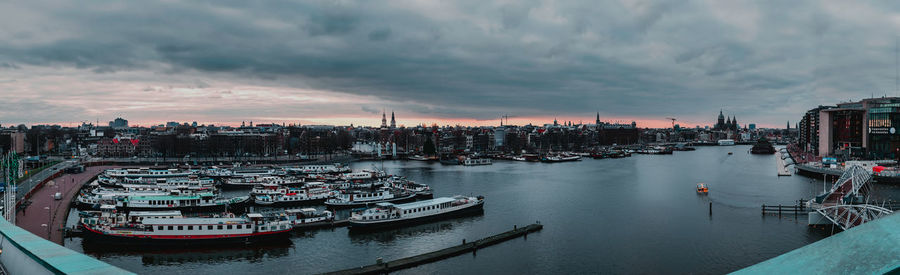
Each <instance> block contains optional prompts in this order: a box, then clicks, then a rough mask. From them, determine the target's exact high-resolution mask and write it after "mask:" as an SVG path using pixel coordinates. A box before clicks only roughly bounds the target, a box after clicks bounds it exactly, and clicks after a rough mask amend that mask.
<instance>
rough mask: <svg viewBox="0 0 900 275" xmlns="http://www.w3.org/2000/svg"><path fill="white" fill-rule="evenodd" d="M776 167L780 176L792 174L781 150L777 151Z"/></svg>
mask: <svg viewBox="0 0 900 275" xmlns="http://www.w3.org/2000/svg"><path fill="white" fill-rule="evenodd" d="M775 169H776V171H777V172H778V176H779V177H782V176H790V175H791V174H792V173H791V171H790V170H788V168H787V166H786V165H785V164H784V159H783V158H781V152H777V153H775Z"/></svg>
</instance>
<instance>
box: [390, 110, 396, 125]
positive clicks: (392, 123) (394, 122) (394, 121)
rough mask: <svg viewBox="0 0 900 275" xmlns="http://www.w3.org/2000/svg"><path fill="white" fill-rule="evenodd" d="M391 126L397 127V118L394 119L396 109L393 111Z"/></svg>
mask: <svg viewBox="0 0 900 275" xmlns="http://www.w3.org/2000/svg"><path fill="white" fill-rule="evenodd" d="M391 128H397V120H395V119H394V111H391Z"/></svg>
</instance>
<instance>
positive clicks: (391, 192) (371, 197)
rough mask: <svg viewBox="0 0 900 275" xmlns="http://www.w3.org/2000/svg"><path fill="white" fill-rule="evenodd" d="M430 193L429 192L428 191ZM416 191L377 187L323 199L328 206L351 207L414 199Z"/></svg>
mask: <svg viewBox="0 0 900 275" xmlns="http://www.w3.org/2000/svg"><path fill="white" fill-rule="evenodd" d="M429 194H430V192H429ZM417 195H418V194H417V193H416V192H409V191H405V190H395V189H392V188H388V187H382V188H379V189H378V190H377V191H375V192H364V191H347V192H342V193H341V194H338V195H337V196H335V197H334V198H331V199H328V200H326V201H325V205H327V206H328V207H330V208H352V207H360V206H366V205H373V204H376V203H381V202H407V201H413V200H415V199H416V196H417Z"/></svg>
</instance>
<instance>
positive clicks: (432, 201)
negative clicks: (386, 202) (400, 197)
mask: <svg viewBox="0 0 900 275" xmlns="http://www.w3.org/2000/svg"><path fill="white" fill-rule="evenodd" d="M455 200H456V199H454V198H448V197H441V198H435V199H430V200H424V201H417V202H411V203H404V204H397V205H394V206H395V207H397V208H400V209H403V210H406V209H413V208H419V207H424V206H429V205H435V204H442V203H446V202H452V201H455Z"/></svg>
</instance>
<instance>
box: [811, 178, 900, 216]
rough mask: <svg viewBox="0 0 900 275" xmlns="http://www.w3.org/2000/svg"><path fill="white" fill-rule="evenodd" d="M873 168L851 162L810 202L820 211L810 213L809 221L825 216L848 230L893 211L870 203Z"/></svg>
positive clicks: (812, 206)
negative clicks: (826, 188)
mask: <svg viewBox="0 0 900 275" xmlns="http://www.w3.org/2000/svg"><path fill="white" fill-rule="evenodd" d="M871 184H872V172H870V171H868V169H866V168H864V167H862V166H859V165H854V166H850V167H849V168H847V169H846V170H844V173H843V174H841V177H840V178H838V180H837V181H836V182H835V183H834V185H832V187H831V190H829V191H828V192H825V193H824V194H821V195H819V196H816V198H815V199H814V200H811V201H810V202H809V204H810V205H809V207H810V209H813V210H815V212H817V213H818V214H819V215H810V217H809V222H810V224H819V223H820V221H819V220H821V219H822V218H824V219H826V220H828V221H829V222H830V223H832V224H834V225H837V226H838V227H840V228H841V229H843V230H848V229H850V228H853V227H855V226H859V225H861V224H864V223H866V222H869V221H872V220H875V219H878V218H881V217H884V216H887V215H890V214H891V213H893V211H891V210H890V209H887V208H885V207H883V206H878V205H875V204H870V203H869V196H868V195H869V191H870V190H871Z"/></svg>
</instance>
